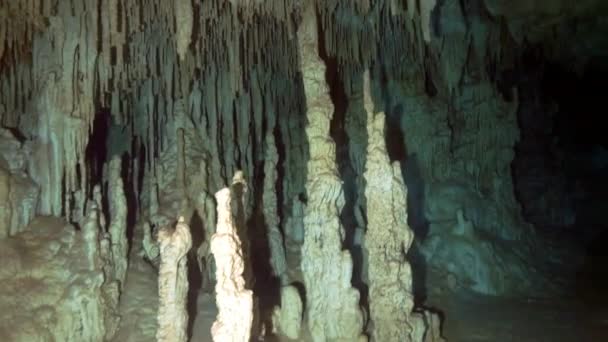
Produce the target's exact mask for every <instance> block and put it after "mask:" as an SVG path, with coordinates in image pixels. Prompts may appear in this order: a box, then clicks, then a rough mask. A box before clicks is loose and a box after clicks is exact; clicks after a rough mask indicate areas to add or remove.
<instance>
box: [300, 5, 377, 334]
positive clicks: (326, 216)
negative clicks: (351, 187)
mask: <svg viewBox="0 0 608 342" xmlns="http://www.w3.org/2000/svg"><path fill="white" fill-rule="evenodd" d="M302 20H303V21H302V23H300V26H299V28H298V33H297V35H298V48H299V54H300V67H301V68H302V78H303V82H304V90H305V95H306V104H307V112H306V115H307V117H308V126H307V127H306V136H307V137H308V143H309V146H310V160H309V161H308V165H307V181H306V196H307V199H308V203H307V204H306V207H305V209H304V244H303V246H302V273H303V276H304V284H305V286H306V310H307V323H308V329H309V330H310V334H311V336H312V339H313V341H315V342H323V341H327V340H343V341H364V340H366V338H365V335H363V334H362V332H363V314H362V313H361V310H360V308H359V292H358V291H357V290H356V289H354V288H353V287H352V286H351V278H352V269H353V263H352V259H351V256H350V253H349V252H348V251H346V250H342V243H343V240H344V228H343V227H342V225H341V223H340V219H339V215H340V211H341V210H342V207H343V206H344V193H343V190H342V181H341V180H340V177H339V175H338V170H337V166H336V161H335V144H334V142H333V141H332V140H331V137H330V136H329V128H330V121H331V118H332V114H333V110H334V106H333V103H332V101H331V98H330V96H329V88H328V85H327V83H326V81H325V64H324V62H323V61H322V60H321V58H320V57H319V38H318V35H319V34H318V32H317V30H318V27H317V20H316V15H315V12H314V6H312V5H308V6H306V8H305V10H304V13H303V18H302Z"/></svg>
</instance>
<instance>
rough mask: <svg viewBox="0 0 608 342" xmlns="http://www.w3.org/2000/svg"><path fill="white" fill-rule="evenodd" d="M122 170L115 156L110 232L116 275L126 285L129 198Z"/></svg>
mask: <svg viewBox="0 0 608 342" xmlns="http://www.w3.org/2000/svg"><path fill="white" fill-rule="evenodd" d="M120 171H121V160H120V158H119V157H115V158H114V159H112V160H111V161H110V164H109V167H108V173H109V176H108V178H109V181H108V192H109V205H110V226H109V227H108V232H109V233H110V237H111V239H112V257H113V261H114V267H115V268H116V273H115V277H116V280H118V281H119V282H120V284H121V285H120V286H121V287H123V286H124V282H125V278H126V276H127V253H128V249H129V242H128V241H127V199H126V197H125V193H124V188H123V182H122V177H121V174H120Z"/></svg>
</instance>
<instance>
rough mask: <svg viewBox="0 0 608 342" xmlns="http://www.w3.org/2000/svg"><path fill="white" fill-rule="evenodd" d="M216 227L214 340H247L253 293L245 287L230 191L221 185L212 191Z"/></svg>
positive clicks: (214, 237)
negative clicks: (213, 193)
mask: <svg viewBox="0 0 608 342" xmlns="http://www.w3.org/2000/svg"><path fill="white" fill-rule="evenodd" d="M215 199H216V201H217V218H218V220H217V228H216V233H215V234H214V235H213V238H212V239H211V253H213V256H214V258H215V263H216V281H217V283H216V286H215V295H216V303H217V307H218V311H219V312H218V316H217V319H216V321H215V322H214V323H213V326H212V327H211V334H212V336H213V341H215V342H242V341H249V337H250V333H251V326H252V322H253V293H252V292H251V290H247V289H246V288H245V279H244V278H243V272H244V270H245V261H244V260H243V254H242V250H241V240H240V239H239V236H238V234H237V231H236V226H235V224H234V222H233V219H232V209H231V202H232V194H231V191H230V189H228V188H224V189H222V190H220V191H218V192H217V193H216V194H215Z"/></svg>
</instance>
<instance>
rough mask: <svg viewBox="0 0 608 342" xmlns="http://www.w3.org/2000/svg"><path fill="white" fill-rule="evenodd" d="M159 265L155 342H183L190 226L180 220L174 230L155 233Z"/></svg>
mask: <svg viewBox="0 0 608 342" xmlns="http://www.w3.org/2000/svg"><path fill="white" fill-rule="evenodd" d="M158 243H159V245H160V255H161V264H160V269H159V282H158V292H159V310H158V331H157V333H156V340H157V341H159V342H186V341H187V340H188V335H187V331H186V330H187V327H188V311H187V309H186V300H187V294H188V269H187V258H186V254H187V253H188V251H189V250H190V248H191V247H192V236H191V235H190V227H188V225H186V223H185V222H184V218H183V217H180V218H179V220H178V222H177V225H176V226H175V229H172V228H163V229H161V230H160V231H159V232H158Z"/></svg>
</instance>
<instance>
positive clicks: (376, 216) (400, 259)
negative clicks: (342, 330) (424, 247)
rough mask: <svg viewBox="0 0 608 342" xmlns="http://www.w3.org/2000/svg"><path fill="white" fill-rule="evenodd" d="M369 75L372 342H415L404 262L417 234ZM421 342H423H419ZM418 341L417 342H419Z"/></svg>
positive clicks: (367, 173) (366, 96)
mask: <svg viewBox="0 0 608 342" xmlns="http://www.w3.org/2000/svg"><path fill="white" fill-rule="evenodd" d="M369 87H370V85H369V74H368V73H366V74H365V76H364V103H365V104H364V105H365V110H366V111H367V132H368V144H367V160H366V163H365V173H364V177H365V181H366V187H365V197H366V200H367V221H368V223H367V234H366V236H365V248H366V249H367V253H368V262H369V266H368V269H369V271H368V272H369V303H370V304H369V305H370V318H371V320H372V322H373V326H374V329H373V332H372V337H373V340H374V341H377V342H382V341H408V342H409V341H416V340H414V338H413V331H414V325H415V324H416V323H415V322H414V321H415V320H417V319H419V318H418V317H414V316H413V315H412V309H413V307H414V296H413V293H412V271H411V268H410V265H409V263H408V261H407V259H406V255H407V252H408V250H409V248H410V245H411V244H412V241H413V239H414V234H413V232H412V231H411V229H410V227H409V226H408V225H407V204H406V198H407V190H406V187H405V183H404V182H403V177H402V175H401V168H400V166H399V163H398V162H394V163H393V164H392V165H391V163H390V160H389V157H388V152H387V149H386V143H385V136H384V130H385V115H384V113H382V112H378V113H375V112H374V108H373V103H372V100H371V93H370V92H371V90H370V88H369ZM418 341H420V342H422V340H418ZM418 341H416V342H418Z"/></svg>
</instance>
